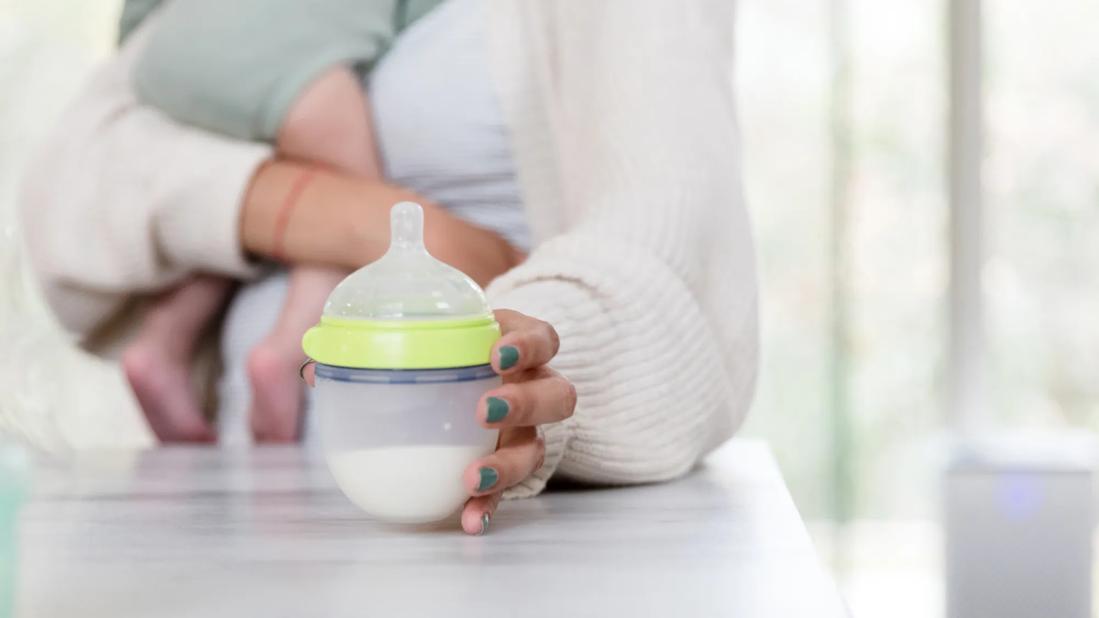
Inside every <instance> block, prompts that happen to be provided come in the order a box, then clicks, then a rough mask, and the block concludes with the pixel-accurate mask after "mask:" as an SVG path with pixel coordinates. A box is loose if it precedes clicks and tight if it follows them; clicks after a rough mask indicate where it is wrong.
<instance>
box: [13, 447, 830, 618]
mask: <svg viewBox="0 0 1099 618" xmlns="http://www.w3.org/2000/svg"><path fill="white" fill-rule="evenodd" d="M18 537H19V542H20V548H19V562H18V565H19V581H18V585H17V602H16V616H21V617H24V618H52V617H55V616H56V617H62V616H64V617H70V616H79V617H81V618H95V617H100V616H104V617H106V616H110V617H118V616H203V617H205V616H242V617H244V616H263V617H272V616H402V617H403V616H446V617H461V616H479V617H480V616H493V617H496V616H555V617H565V616H567V617H573V616H600V617H604V616H629V615H638V616H662V617H664V616H666V617H669V618H670V617H673V616H674V617H678V616H696V615H697V616H735V617H738V618H754V617H768V618H770V617H775V618H777V617H784V618H789V617H800V616H805V617H810V616H811V617H813V618H829V617H832V616H844V615H846V612H845V609H844V607H843V604H842V602H841V600H840V598H839V596H838V594H837V592H836V588H835V585H834V584H833V582H832V581H831V580H830V578H829V577H828V575H827V574H826V572H825V570H824V568H823V566H822V565H821V563H820V561H819V559H818V557H817V556H816V554H815V553H814V551H813V548H812V546H811V545H810V541H809V537H808V535H807V533H806V531H805V528H804V526H803V525H802V522H801V520H800V519H799V517H798V514H797V512H796V510H795V508H794V504H793V502H792V501H791V499H790V495H789V493H788V492H787V490H786V487H785V486H784V484H783V482H782V478H781V476H780V474H779V471H778V468H777V466H776V465H775V462H774V459H773V458H772V456H771V454H770V451H769V450H768V449H767V447H766V446H765V445H764V444H762V443H759V442H751V441H734V442H732V443H730V444H729V445H727V446H725V447H723V448H722V449H720V450H719V451H718V452H716V453H715V454H713V455H712V456H711V457H710V458H709V460H708V461H707V463H706V464H705V465H704V466H702V467H700V468H699V469H698V470H696V471H695V472H694V473H692V474H691V475H690V476H688V477H687V478H685V479H683V480H680V481H677V482H674V483H669V484H664V485H655V486H647V487H633V488H621V489H575V488H573V489H566V490H558V491H552V492H550V493H547V494H544V495H543V496H540V497H538V498H535V499H531V500H525V501H517V502H509V503H505V504H504V506H503V507H502V508H501V510H500V511H499V512H498V514H497V516H496V517H495V519H494V520H493V522H492V529H491V531H490V533H489V534H488V535H486V536H484V537H469V536H466V535H464V534H461V533H460V532H459V531H458V529H457V527H456V524H448V525H445V526H437V527H434V528H408V527H399V526H390V525H383V524H379V523H376V522H372V521H370V520H368V519H366V518H365V517H364V516H363V515H362V514H361V512H360V511H358V510H357V509H356V507H354V506H353V505H352V504H351V503H350V502H348V500H347V499H346V498H344V496H343V495H342V494H341V493H340V492H339V490H338V489H337V488H336V487H335V485H334V482H333V480H332V478H331V476H329V474H328V472H327V470H326V469H325V467H324V463H323V460H322V459H321V458H320V457H318V456H316V455H314V454H310V453H309V452H307V451H303V450H302V449H300V448H294V447H279V448H257V449H252V450H218V449H214V448H162V449H157V450H150V451H143V452H128V453H124V452H112V453H94V454H91V453H89V454H82V455H80V456H79V458H78V459H77V460H75V461H70V462H68V463H67V464H66V465H64V466H61V465H46V466H41V467H39V469H38V470H36V474H35V481H34V487H33V497H32V498H31V500H30V501H29V502H28V503H27V504H26V506H25V507H24V509H23V512H22V517H21V524H20V529H19V534H18Z"/></svg>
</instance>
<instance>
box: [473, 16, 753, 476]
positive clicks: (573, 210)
mask: <svg viewBox="0 0 1099 618" xmlns="http://www.w3.org/2000/svg"><path fill="white" fill-rule="evenodd" d="M730 4H731V3H729V2H726V1H725V0H715V1H705V0H697V1H694V2H689V3H675V5H674V7H673V6H672V5H671V4H670V3H667V2H661V1H659V0H623V1H619V0H607V1H606V2H599V3H580V2H572V3H569V2H559V3H556V4H555V5H554V7H553V8H551V9H544V8H543V7H544V6H545V5H538V6H533V7H532V6H530V5H528V6H527V9H528V10H530V11H534V12H538V11H543V10H544V11H545V12H544V13H542V14H540V15H539V16H538V19H537V20H535V21H538V22H542V23H548V24H549V27H548V34H547V33H545V32H544V33H542V34H543V36H545V37H546V38H547V39H549V40H552V41H553V42H554V43H555V44H556V47H555V48H554V49H553V50H552V51H551V52H550V53H547V54H543V55H544V56H547V57H550V58H552V61H550V62H549V63H548V65H549V66H546V67H543V69H544V70H543V71H541V73H540V74H541V75H542V76H543V77H542V79H541V81H540V83H541V84H542V86H541V90H540V92H538V93H537V95H536V96H538V97H539V98H540V99H544V100H546V101H548V113H547V115H546V118H545V123H546V125H547V126H549V127H552V129H551V130H550V131H548V133H550V134H552V135H553V140H554V142H555V145H556V150H557V153H558V156H557V157H556V161H555V163H554V166H555V167H556V169H557V171H556V172H555V176H556V179H555V180H553V181H550V182H551V184H557V185H558V187H557V189H556V190H554V191H551V192H550V193H552V194H553V195H554V196H556V198H557V199H559V200H560V202H559V203H556V204H551V205H548V206H547V205H544V204H543V205H536V204H531V207H535V206H537V208H538V210H539V211H542V210H545V209H546V208H550V209H553V210H555V211H556V215H555V216H558V217H560V220H561V222H562V225H561V226H560V227H561V228H562V229H563V230H564V231H563V233H561V234H559V235H557V236H554V237H552V238H549V239H547V240H545V241H544V242H543V243H541V244H540V245H539V246H538V247H537V249H536V250H535V251H534V252H533V253H532V254H531V256H530V258H529V259H528V260H527V261H526V262H525V263H524V264H523V265H521V266H520V267H518V268H516V269H515V270H513V271H511V272H509V273H507V274H506V275H504V276H503V277H501V278H500V279H498V280H497V281H495V282H494V283H493V284H492V285H491V286H490V289H489V295H490V298H491V300H492V301H493V304H494V305H495V306H497V307H507V308H513V309H516V310H519V311H523V312H525V313H528V314H530V315H533V316H536V317H539V318H541V319H544V320H546V321H548V322H550V323H551V324H553V326H554V327H555V328H556V329H557V331H558V334H559V335H560V337H561V348H560V352H559V354H558V356H557V358H556V359H555V360H554V361H553V366H554V367H555V368H557V369H558V370H559V371H561V372H562V373H563V374H564V375H566V376H567V377H568V378H569V379H570V380H572V382H573V383H574V384H575V386H576V388H577V393H578V405H577V409H576V413H575V415H574V416H573V418H571V419H569V420H567V421H565V422H562V423H557V424H552V425H546V426H543V427H542V428H541V432H542V436H543V438H544V440H545V442H546V458H545V464H544V466H543V468H542V469H541V470H539V471H538V472H536V473H535V474H534V475H533V476H532V477H530V478H529V479H527V480H526V481H525V482H524V483H523V484H521V485H520V486H518V487H516V488H513V489H512V490H511V492H510V494H509V496H510V497H521V496H525V495H531V494H534V493H537V492H539V491H541V489H542V488H543V486H544V485H545V483H546V481H547V479H548V478H550V476H552V475H553V474H555V473H560V474H561V475H564V476H568V477H570V478H573V479H577V480H581V481H586V482H595V483H608V484H628V483H643V482H652V481H660V480H666V479H670V478H674V477H677V476H679V475H682V474H684V473H685V472H687V471H688V470H690V469H691V468H692V467H693V466H694V465H695V464H696V463H697V462H698V460H699V459H700V458H701V457H702V456H703V455H705V454H706V453H707V452H708V451H709V450H711V449H712V448H714V447H715V446H717V445H718V444H720V443H721V442H722V441H724V440H725V439H727V438H728V437H729V436H730V435H731V434H732V433H733V432H734V431H735V429H736V428H737V427H738V426H739V424H740V423H741V421H742V419H743V418H744V415H745V413H746V411H747V408H748V405H749V403H750V400H751V396H752V390H753V387H754V380H755V374H756V360H757V325H756V294H757V293H756V283H755V275H754V264H753V256H752V248H751V238H750V234H749V231H748V222H747V217H746V214H745V211H744V205H743V202H742V199H741V188H740V181H739V172H738V166H739V152H738V150H737V131H736V124H735V120H734V109H733V103H732V93H731V78H732V73H731V55H730V50H731V41H730V40H729V38H730V36H731V32H732V27H733V24H732V14H731V12H729V11H727V10H725V8H726V7H727V6H728V5H730ZM533 38H534V40H537V39H538V36H534V37H533ZM532 71H533V72H534V73H536V74H537V73H539V70H538V68H537V67H536V68H534V69H532ZM535 81H536V82H538V80H535ZM520 98H521V97H520ZM513 111H514V110H513ZM517 118H518V122H520V123H521V122H530V121H531V120H530V115H529V114H520V115H519V116H517ZM520 133H522V131H520ZM519 150H524V151H525V150H526V149H524V148H522V144H520V145H519ZM520 162H521V163H523V161H522V159H521V161H520ZM527 163H529V164H531V165H534V163H533V162H532V161H529V160H528V161H527ZM527 180H528V181H530V180H531V179H530V178H528V179H527ZM545 182H546V181H544V180H538V179H535V182H524V186H525V187H537V186H538V185H539V184H540V183H542V184H544V183H545ZM538 194H540V190H538V189H535V190H534V191H533V193H532V195H531V196H530V197H531V198H533V199H534V200H536V201H537V200H538V199H540V198H539V195H538Z"/></svg>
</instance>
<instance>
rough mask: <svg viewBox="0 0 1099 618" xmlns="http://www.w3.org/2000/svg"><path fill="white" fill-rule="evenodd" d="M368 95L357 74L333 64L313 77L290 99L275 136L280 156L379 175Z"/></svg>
mask: <svg viewBox="0 0 1099 618" xmlns="http://www.w3.org/2000/svg"><path fill="white" fill-rule="evenodd" d="M371 118H372V116H371V113H370V107H369V101H368V100H367V97H366V93H365V92H364V91H363V86H362V83H361V81H360V79H359V77H358V75H357V74H356V73H355V72H354V71H353V70H352V69H351V68H349V67H347V66H336V67H333V68H331V69H329V70H327V71H325V72H324V73H322V74H321V75H320V76H319V77H317V79H315V80H313V81H312V82H311V83H310V84H309V85H308V86H306V87H305V89H304V90H303V91H302V92H301V94H299V95H298V98H297V99H296V100H295V101H294V102H293V104H291V106H290V109H289V110H288V111H287V113H286V116H285V118H284V119H283V123H282V126H281V127H280V128H279V131H278V134H277V136H276V138H275V146H276V148H277V149H278V151H279V153H280V154H282V155H283V156H286V157H289V158H293V159H300V160H303V161H308V162H312V163H318V164H321V165H326V166H330V167H332V168H334V169H336V170H339V171H342V172H346V173H350V174H354V175H356V176H361V177H364V178H371V179H380V178H381V166H380V164H379V160H378V151H377V146H376V144H375V140H374V131H373V127H372V125H371Z"/></svg>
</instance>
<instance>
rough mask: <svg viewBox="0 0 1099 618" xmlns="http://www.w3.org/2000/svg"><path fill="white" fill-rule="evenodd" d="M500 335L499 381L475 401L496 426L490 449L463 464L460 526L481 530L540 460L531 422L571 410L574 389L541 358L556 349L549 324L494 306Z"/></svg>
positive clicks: (495, 357) (541, 448) (483, 418)
mask: <svg viewBox="0 0 1099 618" xmlns="http://www.w3.org/2000/svg"><path fill="white" fill-rule="evenodd" d="M496 321H497V322H499V323H500V328H501V330H502V331H503V336H502V337H500V340H499V341H498V342H496V345H495V346H494V347H493V349H492V356H491V359H492V367H493V369H495V370H496V373H499V374H500V375H501V376H503V379H504V384H503V385H501V386H500V387H499V388H494V389H492V390H490V391H488V392H487V393H485V394H484V396H482V397H481V400H480V401H479V402H478V404H477V418H478V420H480V422H481V424H482V425H484V426H485V427H489V428H492V429H499V430H500V440H499V442H498V443H497V448H496V452H495V453H493V454H491V455H489V456H487V457H483V458H481V459H479V460H477V461H475V462H473V463H472V464H471V465H470V466H469V467H468V468H466V471H465V475H464V476H463V482H464V483H465V486H466V489H467V490H468V491H469V495H470V496H472V497H471V498H470V499H469V501H468V502H466V505H465V508H464V509H463V510H462V528H463V529H464V530H465V531H466V532H468V533H469V534H484V533H485V532H486V531H487V530H488V524H489V521H490V520H491V519H492V514H493V512H495V511H496V507H497V505H498V504H499V503H500V497H501V496H502V495H503V492H504V490H505V489H507V488H508V487H511V486H512V485H515V484H517V483H520V482H522V481H523V479H525V478H527V477H528V476H530V474H531V473H533V472H534V471H536V470H538V468H540V467H541V466H542V459H543V457H544V455H545V444H543V442H542V438H540V437H539V436H538V431H537V427H538V425H542V424H544V423H553V422H556V421H561V420H564V419H566V418H568V417H570V416H572V413H573V410H574V409H575V408H576V389H575V388H574V387H573V385H572V383H571V382H569V381H568V380H567V379H565V377H564V376H562V375H561V374H559V373H557V372H556V371H554V370H553V369H550V368H549V367H548V366H547V365H546V363H548V362H549V361H550V359H552V358H553V357H554V355H556V354H557V348H558V339H557V331H555V330H554V329H553V327H552V326H550V325H549V324H547V323H545V322H543V321H541V320H537V319H535V318H532V317H530V316H527V315H523V314H522V313H519V312H517V311H510V310H507V309H500V310H497V311H496Z"/></svg>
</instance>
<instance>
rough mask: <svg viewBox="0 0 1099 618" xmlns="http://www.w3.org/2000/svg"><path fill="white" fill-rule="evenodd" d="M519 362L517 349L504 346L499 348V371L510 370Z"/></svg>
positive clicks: (511, 346)
mask: <svg viewBox="0 0 1099 618" xmlns="http://www.w3.org/2000/svg"><path fill="white" fill-rule="evenodd" d="M518 362H519V348H517V347H515V346H513V345H506V346H504V347H502V348H500V369H511V368H512V367H514V366H515V363H518Z"/></svg>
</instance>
